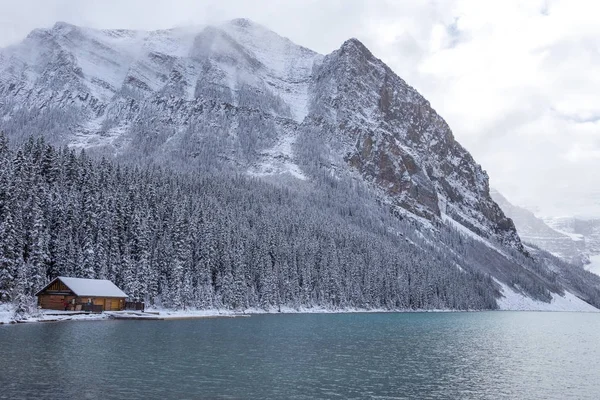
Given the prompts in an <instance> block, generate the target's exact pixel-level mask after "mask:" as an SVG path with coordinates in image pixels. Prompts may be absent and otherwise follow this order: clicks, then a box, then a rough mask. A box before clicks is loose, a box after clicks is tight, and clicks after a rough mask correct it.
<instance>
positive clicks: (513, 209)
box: [490, 189, 589, 266]
mask: <svg viewBox="0 0 600 400" xmlns="http://www.w3.org/2000/svg"><path fill="white" fill-rule="evenodd" d="M490 193H491V195H492V198H493V199H494V200H495V201H496V203H498V205H499V206H500V208H502V211H504V213H505V214H506V215H507V216H508V217H510V218H511V219H512V220H513V222H514V223H515V226H516V227H517V232H518V233H519V237H520V238H521V240H523V241H524V242H526V243H532V244H535V245H536V246H539V247H540V248H542V249H544V250H546V251H548V252H550V253H552V254H554V255H555V256H557V257H559V258H561V259H563V260H565V261H567V262H570V263H573V264H575V265H579V266H582V265H584V264H587V263H589V256H588V254H587V253H586V243H585V240H584V238H583V237H582V236H581V235H576V234H573V233H566V232H560V231H559V230H556V229H554V228H552V227H551V226H549V225H548V224H547V223H546V222H544V220H543V219H541V218H538V217H536V216H535V214H534V213H532V212H531V211H529V210H527V209H525V208H522V207H519V206H515V205H514V204H512V203H510V202H509V201H508V200H507V199H506V197H504V196H503V195H502V194H501V193H500V192H498V191H497V190H495V189H492V190H491V191H490Z"/></svg>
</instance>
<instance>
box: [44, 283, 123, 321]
mask: <svg viewBox="0 0 600 400" xmlns="http://www.w3.org/2000/svg"><path fill="white" fill-rule="evenodd" d="M35 295H36V296H37V298H38V305H39V306H40V307H41V308H45V309H49V310H65V309H67V310H70V311H94V312H102V311H120V310H123V309H124V308H125V299H126V298H127V295H126V294H125V293H124V292H123V291H122V290H121V289H119V288H118V287H117V286H116V285H115V284H114V283H112V282H111V281H109V280H106V279H82V278H69V277H65V276H59V277H58V278H55V279H54V280H52V282H50V283H49V284H48V285H46V286H45V287H44V288H43V289H42V290H40V291H39V292H37V293H36V294H35Z"/></svg>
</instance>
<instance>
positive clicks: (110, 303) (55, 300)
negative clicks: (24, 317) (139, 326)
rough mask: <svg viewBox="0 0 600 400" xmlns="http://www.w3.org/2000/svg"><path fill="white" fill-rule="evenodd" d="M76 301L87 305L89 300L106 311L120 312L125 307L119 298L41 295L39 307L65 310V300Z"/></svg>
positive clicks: (122, 300) (123, 301)
mask: <svg viewBox="0 0 600 400" xmlns="http://www.w3.org/2000/svg"><path fill="white" fill-rule="evenodd" d="M73 299H75V303H76V304H87V302H88V299H91V300H92V303H93V304H94V305H96V306H102V308H103V309H104V311H119V310H122V309H123V308H124V307H125V299H123V298H119V297H76V296H75V295H58V294H45V293H44V294H40V295H39V296H38V305H39V306H40V307H41V308H44V309H47V310H64V309H65V306H64V302H65V300H66V301H67V302H68V303H69V309H70V308H71V302H72V300H73Z"/></svg>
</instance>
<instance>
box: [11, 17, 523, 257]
mask: <svg viewBox="0 0 600 400" xmlns="http://www.w3.org/2000/svg"><path fill="white" fill-rule="evenodd" d="M0 96H2V99H3V100H2V103H1V104H0V121H1V122H0V129H4V130H5V131H6V132H8V133H9V134H10V136H12V137H14V138H18V137H22V136H23V135H28V134H30V133H31V132H43V133H44V135H45V136H46V137H47V138H48V139H49V140H51V141H52V142H54V143H67V144H69V145H70V146H73V147H85V148H92V149H94V150H95V151H103V152H105V153H107V154H119V155H123V156H124V157H128V158H135V159H140V160H143V159H151V160H154V161H160V160H167V161H168V162H170V163H179V164H181V165H183V166H186V167H189V166H195V167H200V168H205V169H206V168H212V169H216V170H223V169H230V170H234V171H241V172H245V173H248V174H251V175H255V176H274V177H281V176H291V177H294V178H299V179H304V180H310V181H315V179H318V175H319V174H321V173H322V171H323V169H328V170H329V171H330V173H332V174H335V175H337V176H340V177H342V176H345V177H360V179H361V180H364V181H366V182H368V183H369V184H370V186H371V188H372V189H373V190H375V191H376V192H378V193H379V194H380V196H381V198H382V199H383V200H384V201H385V202H386V203H389V204H390V205H391V206H392V207H393V208H394V209H396V212H398V213H401V214H405V215H409V216H413V215H414V216H417V217H424V218H426V219H428V220H430V221H437V222H440V223H442V222H443V221H444V220H446V219H447V218H448V217H449V218H451V219H453V220H454V221H456V222H458V223H460V224H461V225H463V226H465V227H467V228H468V229H469V230H471V231H473V232H475V233H477V234H478V235H480V236H482V237H485V238H491V239H493V240H497V241H500V242H502V243H504V244H506V245H508V246H511V247H514V248H517V249H522V246H521V243H520V240H519V237H518V235H517V234H516V231H515V229H514V226H513V225H512V223H511V222H510V220H509V219H507V218H506V217H505V216H504V215H503V213H502V211H501V210H500V208H499V207H498V206H497V205H496V204H495V203H494V201H493V200H492V199H491V198H490V196H489V193H488V191H489V187H488V177H487V175H486V173H485V172H484V171H483V170H482V169H481V167H480V166H479V165H478V164H477V163H476V162H475V161H474V160H473V158H472V157H471V155H470V154H469V153H468V152H467V151H466V150H465V149H464V148H463V147H462V146H460V144H459V143H457V142H456V141H455V139H454V137H453V135H452V132H451V131H450V129H449V127H448V126H447V124H446V123H445V122H444V120H443V119H442V118H441V117H440V116H438V115H437V113H436V112H435V111H434V110H433V109H432V108H431V106H430V104H429V102H427V101H426V100H425V99H424V98H423V97H422V96H421V95H420V94H419V93H417V92H416V91H415V90H414V89H413V88H411V87H410V86H409V85H407V84H406V83H405V82H404V81H403V80H402V79H401V78H399V77H398V76H397V75H396V74H395V73H394V72H393V71H392V70H391V69H390V68H388V67H387V66H386V65H385V64H384V63H383V62H381V61H380V60H378V59H377V58H375V57H374V56H373V55H372V54H371V53H370V52H369V50H367V49H366V48H365V47H364V46H363V45H362V44H361V43H360V42H359V41H358V40H356V39H351V40H348V41H347V42H345V43H344V44H343V45H342V46H341V47H340V49H339V50H336V51H334V52H333V53H331V54H329V55H327V56H322V55H319V54H317V53H315V52H313V51H311V50H308V49H306V48H303V47H301V46H298V45H295V44H294V43H292V42H291V41H289V40H288V39H285V38H282V37H280V36H279V35H277V34H276V33H274V32H271V31H269V30H268V29H266V28H264V27H262V26H260V25H257V24H255V23H253V22H251V21H249V20H246V19H238V20H233V21H230V22H227V23H224V24H221V25H216V26H205V27H195V28H187V29H171V30H162V31H152V32H138V31H127V30H93V29H87V28H82V27H77V26H73V25H69V24H66V23H57V24H56V25H55V26H54V27H53V28H51V29H37V30H34V31H33V32H31V34H30V35H29V36H28V37H27V38H26V39H25V40H24V41H23V42H22V43H20V44H18V45H15V46H12V47H9V48H6V49H3V50H1V51H0Z"/></svg>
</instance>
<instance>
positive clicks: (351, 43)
mask: <svg viewBox="0 0 600 400" xmlns="http://www.w3.org/2000/svg"><path fill="white" fill-rule="evenodd" d="M340 50H341V51H343V52H344V51H347V52H358V53H359V54H361V55H363V56H367V57H373V53H371V51H370V50H369V49H368V48H367V46H365V45H364V44H363V43H362V42H361V41H360V40H358V39H357V38H350V39H348V40H346V41H345V42H344V43H342V46H341V47H340Z"/></svg>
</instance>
